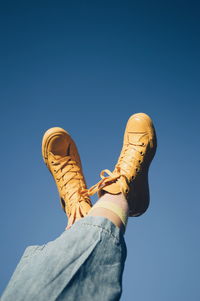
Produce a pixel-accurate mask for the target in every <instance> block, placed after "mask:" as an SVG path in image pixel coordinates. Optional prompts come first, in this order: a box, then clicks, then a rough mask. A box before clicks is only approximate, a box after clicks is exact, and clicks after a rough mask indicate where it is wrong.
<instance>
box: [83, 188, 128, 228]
mask: <svg viewBox="0 0 200 301" xmlns="http://www.w3.org/2000/svg"><path fill="white" fill-rule="evenodd" d="M128 214H129V206H128V202H127V200H126V198H125V196H124V195H123V194H122V193H120V194H117V195H112V194H109V193H106V194H104V195H103V196H102V197H101V198H100V199H99V200H98V201H97V202H96V204H95V205H94V206H93V207H92V209H91V210H90V211H89V213H88V216H102V217H105V218H107V219H109V220H110V221H111V222H112V223H113V224H115V225H116V226H117V227H118V228H120V229H121V231H122V232H125V228H126V224H127V219H128Z"/></svg>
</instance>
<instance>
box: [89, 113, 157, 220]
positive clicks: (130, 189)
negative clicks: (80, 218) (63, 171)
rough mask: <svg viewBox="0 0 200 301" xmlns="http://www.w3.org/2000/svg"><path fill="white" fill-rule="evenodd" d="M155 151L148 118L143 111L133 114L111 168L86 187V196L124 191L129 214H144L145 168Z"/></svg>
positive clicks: (152, 128) (154, 142)
mask: <svg viewBox="0 0 200 301" xmlns="http://www.w3.org/2000/svg"><path fill="white" fill-rule="evenodd" d="M155 152H156V134H155V129H154V126H153V123H152V120H151V118H150V117H149V116H148V115H146V114H144V113H138V114H134V115H132V116H131V117H130V118H129V120H128V123H127V126H126V129H125V133H124V143H123V148H122V151H121V154H120V156H119V159H118V162H117V164H116V166H115V169H114V171H113V172H110V171H109V170H107V169H105V170H103V171H102V172H101V174H100V176H101V178H102V180H101V181H100V182H99V183H97V184H96V185H94V186H92V187H91V188H90V189H89V190H88V195H93V194H94V193H96V192H98V195H99V196H102V195H103V194H104V193H106V192H107V193H111V194H119V193H123V194H124V195H125V197H126V199H127V201H128V204H129V216H139V215H141V214H143V213H144V212H145V211H146V210H147V208H148V206H149V185H148V170H149V166H150V163H151V161H152V159H153V157H154V155H155ZM104 173H107V174H108V176H104Z"/></svg>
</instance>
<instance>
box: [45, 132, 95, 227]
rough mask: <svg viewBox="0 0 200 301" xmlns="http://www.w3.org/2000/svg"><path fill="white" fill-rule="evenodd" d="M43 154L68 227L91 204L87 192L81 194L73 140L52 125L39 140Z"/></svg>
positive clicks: (83, 186) (81, 179) (82, 182)
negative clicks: (56, 189)
mask: <svg viewBox="0 0 200 301" xmlns="http://www.w3.org/2000/svg"><path fill="white" fill-rule="evenodd" d="M42 156H43V159H44V162H45V163H46V165H47V167H48V169H49V171H50V172H51V174H52V176H53V177H54V180H55V182H56V185H57V188H58V192H59V195H60V201H61V205H62V207H63V209H64V211H65V212H66V214H67V217H68V227H70V226H71V225H72V224H73V223H74V222H75V221H76V220H78V219H80V218H82V217H84V216H85V215H87V213H88V211H89V210H90V208H91V207H92V204H91V202H90V198H89V196H87V195H85V194H83V192H84V191H85V190H86V183H85V179H84V176H83V171H82V166H81V160H80V156H79V154H78V150H77V147H76V144H75V143H74V141H73V140H72V138H71V136H70V135H69V134H68V133H67V132H66V131H65V130H64V129H62V128H59V127H54V128H51V129H49V130H48V131H46V133H45V134H44V137H43V140H42Z"/></svg>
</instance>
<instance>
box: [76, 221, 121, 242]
mask: <svg viewBox="0 0 200 301" xmlns="http://www.w3.org/2000/svg"><path fill="white" fill-rule="evenodd" d="M82 225H86V226H92V227H96V228H99V229H101V230H103V231H105V232H107V233H108V234H110V235H111V236H112V237H113V238H114V239H115V240H117V241H119V238H118V237H116V236H115V235H113V233H112V232H111V231H108V230H107V229H105V228H103V227H101V226H98V225H93V224H89V223H82Z"/></svg>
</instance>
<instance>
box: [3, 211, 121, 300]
mask: <svg viewBox="0 0 200 301" xmlns="http://www.w3.org/2000/svg"><path fill="white" fill-rule="evenodd" d="M125 259H126V245H125V241H124V237H123V234H122V233H121V231H120V230H119V229H118V228H117V227H116V226H115V225H114V224H113V223H112V222H110V221H109V220H108V219H106V218H103V217H94V216H88V217H85V218H83V219H81V220H79V221H77V222H76V223H75V224H74V225H73V226H72V227H71V229H69V230H65V231H64V233H62V234H61V236H59V237H58V238H57V239H55V240H54V241H51V242H49V243H47V244H45V245H42V246H30V247H28V248H26V250H25V252H24V254H23V256H22V258H21V260H20V262H19V264H18V266H17V268H16V270H15V272H14V274H13V276H12V278H11V280H10V282H9V284H8V286H7V288H6V290H5V291H4V294H3V296H2V298H1V301H22V300H23V301H24V300H27V301H33V300H34V301H36V300H37V301H46V300H47V301H54V300H56V301H61V300H67V301H75V300H77V301H79V300H83V301H90V300H91V301H116V300H119V299H120V296H121V292H122V273H123V270H124V263H125Z"/></svg>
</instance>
